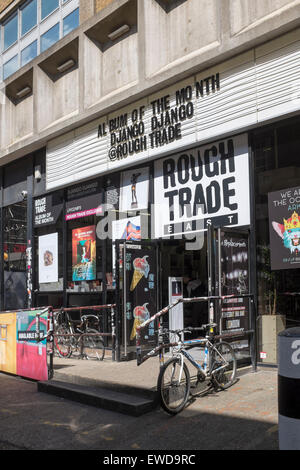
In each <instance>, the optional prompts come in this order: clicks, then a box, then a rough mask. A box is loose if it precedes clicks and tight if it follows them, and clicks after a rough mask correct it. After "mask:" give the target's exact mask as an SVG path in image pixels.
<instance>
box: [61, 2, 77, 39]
mask: <svg viewBox="0 0 300 470" xmlns="http://www.w3.org/2000/svg"><path fill="white" fill-rule="evenodd" d="M78 26H79V8H76V10H74V11H72V13H70V14H69V15H68V16H66V17H65V18H64V21H63V34H64V36H65V35H66V34H69V33H70V32H71V31H73V29H75V28H77V27H78Z"/></svg>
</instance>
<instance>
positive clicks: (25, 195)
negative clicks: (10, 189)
mask: <svg viewBox="0 0 300 470" xmlns="http://www.w3.org/2000/svg"><path fill="white" fill-rule="evenodd" d="M21 196H22V198H23V199H26V198H27V191H25V190H23V191H21Z"/></svg>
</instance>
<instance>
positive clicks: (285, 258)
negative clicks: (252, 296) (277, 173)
mask: <svg viewBox="0 0 300 470" xmlns="http://www.w3.org/2000/svg"><path fill="white" fill-rule="evenodd" d="M268 208H269V233H270V258H271V269H272V270H275V269H293V268H299V267H300V186H296V187H294V188H289V189H282V190H281V191H275V192H272V193H269V194H268Z"/></svg>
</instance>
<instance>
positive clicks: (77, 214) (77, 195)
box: [65, 181, 103, 220]
mask: <svg viewBox="0 0 300 470" xmlns="http://www.w3.org/2000/svg"><path fill="white" fill-rule="evenodd" d="M67 199H68V200H67V202H66V214H65V218H66V220H74V219H80V218H82V217H88V216H89V215H98V216H99V215H103V208H102V206H101V204H102V192H101V188H100V184H99V181H92V182H88V183H85V184H81V185H77V186H74V187H71V188H69V189H68V193H67Z"/></svg>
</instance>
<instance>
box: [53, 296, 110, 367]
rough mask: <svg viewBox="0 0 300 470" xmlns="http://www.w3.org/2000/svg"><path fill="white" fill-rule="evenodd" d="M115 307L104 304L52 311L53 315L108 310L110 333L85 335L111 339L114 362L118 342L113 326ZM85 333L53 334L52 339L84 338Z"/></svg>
mask: <svg viewBox="0 0 300 470" xmlns="http://www.w3.org/2000/svg"><path fill="white" fill-rule="evenodd" d="M115 307H116V304H106V305H92V306H84V307H62V308H59V309H55V310H53V313H56V312H71V311H72V312H73V311H80V312H81V311H85V310H94V311H98V310H104V309H110V312H111V333H105V332H99V333H88V334H87V335H88V336H92V335H95V336H96V335H100V336H107V337H111V338H112V360H113V361H115V360H116V351H117V348H118V341H117V336H116V325H115ZM85 334H86V333H82V334H77V333H74V334H71V333H69V334H64V335H61V334H60V335H57V334H56V333H54V337H55V336H66V337H68V336H72V337H76V336H82V337H84V335H85Z"/></svg>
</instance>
